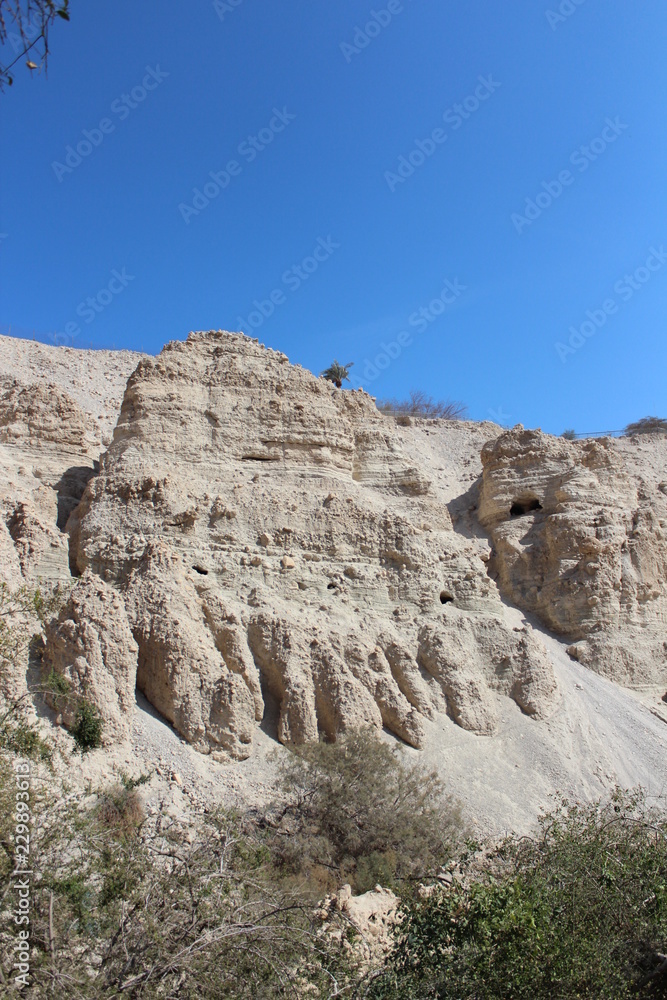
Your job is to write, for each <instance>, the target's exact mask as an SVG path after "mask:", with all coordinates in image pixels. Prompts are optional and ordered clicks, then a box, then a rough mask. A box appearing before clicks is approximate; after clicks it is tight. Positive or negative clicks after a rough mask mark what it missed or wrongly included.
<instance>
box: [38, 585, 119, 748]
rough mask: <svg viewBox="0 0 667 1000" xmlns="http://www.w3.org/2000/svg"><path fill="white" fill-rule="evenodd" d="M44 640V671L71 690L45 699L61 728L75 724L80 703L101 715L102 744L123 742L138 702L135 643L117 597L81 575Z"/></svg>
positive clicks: (105, 587) (50, 625)
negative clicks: (87, 704)
mask: <svg viewBox="0 0 667 1000" xmlns="http://www.w3.org/2000/svg"><path fill="white" fill-rule="evenodd" d="M45 636H46V646H45V651H44V655H43V664H44V671H45V673H49V672H50V671H53V673H54V674H56V675H57V676H59V677H62V678H64V680H65V681H66V682H67V683H68V685H69V694H68V695H67V696H57V697H53V696H47V700H48V701H49V702H50V703H51V704H52V705H53V707H54V708H57V709H58V712H59V714H60V715H61V716H62V719H63V720H64V723H65V725H66V726H72V725H73V723H74V722H75V719H76V713H77V708H78V706H79V705H80V703H81V699H82V698H84V699H86V700H87V701H89V702H91V703H92V704H94V705H96V706H97V708H98V709H99V711H100V714H101V716H102V719H103V722H104V726H103V731H102V738H103V741H104V742H105V743H106V744H110V743H113V742H115V741H117V740H120V739H123V738H125V737H126V736H127V735H128V733H129V728H130V724H131V721H132V712H133V710H134V706H135V703H136V699H135V686H136V672H137V644H136V642H135V641H134V638H133V637H132V632H131V631H130V626H129V622H128V620H127V615H126V613H125V605H124V602H123V600H122V598H121V597H120V595H119V594H117V593H116V591H114V590H112V588H111V587H109V586H108V585H107V584H106V583H104V581H102V580H100V578H99V577H96V576H95V575H94V574H92V573H90V572H86V573H84V575H83V577H82V578H81V580H79V582H78V584H77V586H76V587H75V588H74V590H73V591H72V592H71V594H70V596H69V598H68V600H67V602H66V604H65V605H64V607H63V609H62V610H61V612H60V614H59V616H58V618H57V619H54V620H53V621H52V622H50V623H49V624H47V626H46V629H45Z"/></svg>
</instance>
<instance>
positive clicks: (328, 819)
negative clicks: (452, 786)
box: [272, 729, 462, 892]
mask: <svg viewBox="0 0 667 1000" xmlns="http://www.w3.org/2000/svg"><path fill="white" fill-rule="evenodd" d="M281 779H282V785H283V788H284V791H285V793H286V795H287V803H286V804H283V805H282V806H280V807H276V813H277V816H276V817H274V824H275V826H276V830H277V832H276V835H275V838H274V841H273V844H272V850H273V853H274V857H276V859H277V862H278V863H279V864H282V865H284V866H286V867H287V868H288V869H291V870H292V871H297V872H300V873H302V874H307V875H309V876H310V877H311V878H314V879H315V881H319V883H320V888H338V886H339V885H340V884H341V883H342V882H349V883H350V884H351V885H352V886H353V887H354V888H355V889H356V891H357V892H365V891H366V890H368V889H372V888H373V887H374V886H375V885H376V884H377V883H378V882H381V883H382V885H384V886H386V887H392V886H393V887H396V886H397V885H399V884H400V883H408V885H404V888H403V891H408V889H409V884H410V883H412V882H413V881H416V880H417V879H418V878H420V877H422V876H424V875H426V874H428V873H430V872H431V871H433V870H434V869H435V868H437V866H438V865H440V864H442V863H443V861H445V860H446V859H447V858H448V857H449V856H450V855H451V852H452V849H453V844H454V843H455V842H456V840H457V839H458V838H459V836H460V832H461V829H462V821H461V816H460V810H459V808H458V807H457V806H456V805H455V804H454V803H453V802H452V800H451V799H449V798H447V797H446V796H445V795H444V790H443V786H442V783H441V782H440V780H439V778H438V776H437V775H436V774H435V773H434V772H427V771H425V770H424V769H423V767H422V766H421V765H420V764H414V765H408V764H406V763H404V762H403V761H402V760H401V759H400V752H397V751H394V750H392V749H391V748H390V747H389V746H387V745H386V744H385V743H383V742H382V741H381V740H380V739H379V738H378V736H377V735H375V732H374V731H373V730H371V729H362V730H358V731H352V732H350V733H348V734H346V735H345V736H343V737H342V738H341V739H340V740H338V741H337V742H336V743H316V744H310V745H306V746H303V747H298V748H296V749H295V750H294V751H293V752H292V753H291V754H290V756H289V758H287V760H286V761H284V762H283V763H282V764H281Z"/></svg>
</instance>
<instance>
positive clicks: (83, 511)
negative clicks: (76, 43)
mask: <svg viewBox="0 0 667 1000" xmlns="http://www.w3.org/2000/svg"><path fill="white" fill-rule="evenodd" d="M69 531H70V541H71V550H72V557H73V566H74V568H75V569H76V571H77V572H79V573H84V572H86V571H88V572H89V573H92V574H94V575H95V576H96V577H99V578H100V579H101V580H103V581H105V582H106V583H108V584H109V585H110V586H111V587H113V588H114V590H115V591H116V592H117V593H119V594H120V595H122V598H123V602H124V606H125V609H126V613H127V616H128V620H129V623H130V627H131V629H132V633H133V635H134V638H135V640H136V642H137V646H138V654H137V685H138V687H139V689H140V690H141V691H143V692H144V693H145V695H146V697H147V698H148V699H149V701H151V703H152V704H153V705H154V706H155V707H156V708H157V709H158V710H159V711H160V712H161V713H162V714H163V715H165V717H166V718H167V719H169V721H170V722H172V723H173V725H174V726H175V727H176V729H177V730H178V731H179V732H180V733H181V734H182V735H183V736H185V738H186V739H188V740H189V741H190V742H192V743H194V744H195V745H196V746H197V747H198V748H199V749H202V750H204V751H213V752H218V753H222V754H229V755H231V756H234V757H242V756H245V755H247V754H248V753H249V752H250V750H251V743H252V738H253V733H254V731H255V730H256V728H257V726H258V725H259V723H260V721H261V720H262V719H264V722H265V725H275V731H276V734H277V735H278V737H279V738H280V739H281V740H282V741H283V742H286V743H289V742H296V743H299V742H303V741H305V740H310V739H315V738H317V736H318V734H324V735H326V736H327V737H328V738H329V739H334V738H335V737H336V735H337V734H338V733H340V732H343V731H344V730H345V729H346V728H349V727H353V726H358V725H362V724H368V725H371V726H374V727H375V728H377V729H380V728H381V727H385V728H386V729H388V730H389V731H391V732H393V733H394V734H395V735H397V736H398V737H400V738H401V739H402V740H404V741H406V742H407V743H410V744H411V745H413V746H417V747H418V746H420V745H421V742H422V738H423V731H424V726H425V725H426V724H428V721H429V720H433V719H435V718H437V717H438V716H440V717H442V718H446V717H447V716H449V719H450V724H455V723H456V724H458V725H460V726H462V727H464V728H466V729H469V730H470V731H471V732H472V733H476V734H480V735H482V734H489V733H491V732H492V731H493V730H494V727H495V725H496V719H497V710H496V706H497V703H498V699H499V698H510V699H513V701H514V703H515V705H516V706H517V707H516V710H517V711H519V709H521V710H522V711H524V712H526V713H527V714H530V715H532V716H534V717H539V716H543V715H547V714H548V713H549V712H550V711H551V709H552V708H553V705H554V704H555V681H554V678H553V674H552V672H551V668H550V665H549V661H548V658H547V656H546V653H545V652H544V649H543V647H541V643H540V640H539V639H538V638H537V637H536V636H535V635H533V634H532V632H531V630H530V628H529V626H524V627H522V628H521V629H520V630H518V631H517V630H515V629H513V628H512V627H509V626H508V625H507V624H506V623H505V621H504V618H503V614H504V612H503V605H502V603H501V601H500V600H499V596H498V593H497V590H496V587H495V585H494V584H493V582H492V581H490V580H489V578H488V575H487V573H486V567H485V564H484V562H483V561H482V559H481V558H480V547H479V543H478V542H477V541H476V540H475V539H469V538H465V537H463V536H462V535H461V534H460V533H458V532H456V531H454V529H453V526H452V521H451V517H450V514H449V511H448V508H447V504H446V502H445V498H444V496H443V495H442V492H441V491H440V490H439V489H437V488H434V484H433V479H432V477H431V476H429V475H428V474H427V473H426V472H425V471H424V470H423V468H420V467H417V466H415V464H414V461H411V460H410V458H409V457H408V456H407V455H406V454H405V453H404V449H403V446H402V443H401V438H400V435H399V433H398V432H397V430H396V429H395V428H394V425H393V421H389V420H387V419H386V418H385V417H384V416H382V415H381V414H380V413H379V412H378V411H377V409H376V407H375V404H374V401H373V400H372V399H371V398H370V397H369V396H367V395H366V394H365V393H363V392H361V391H359V392H351V391H342V390H339V389H336V388H335V387H334V386H333V385H332V384H331V383H329V382H327V381H325V380H323V379H317V378H315V377H314V376H313V375H311V374H310V373H309V372H307V371H305V370H304V369H302V368H300V367H299V366H292V365H290V364H289V363H288V361H287V358H286V357H285V356H284V355H282V354H280V353H279V352H275V351H270V350H266V349H265V348H264V347H263V346H261V345H258V344H257V343H256V342H254V341H251V340H249V339H248V338H246V337H244V336H243V335H235V334H227V333H214V332H211V333H206V334H191V335H190V337H189V338H188V340H187V341H186V342H185V343H181V342H175V343H171V344H169V345H167V347H166V348H165V349H164V350H163V351H162V353H161V354H160V355H159V356H158V357H157V358H155V359H144V360H142V361H141V362H140V364H139V365H138V367H137V369H136V371H135V372H134V374H133V375H132V377H131V378H130V380H129V382H128V386H127V390H126V393H125V398H124V400H123V404H122V408H121V414H120V418H119V421H118V426H117V428H116V431H115V433H114V439H113V442H112V443H111V445H110V447H109V450H108V452H107V453H106V454H105V455H104V456H103V458H102V461H101V467H100V474H99V476H97V477H96V478H94V479H92V480H91V481H90V483H89V484H88V486H87V488H86V491H85V494H84V497H83V500H82V502H81V504H80V505H79V507H78V508H77V509H76V511H75V512H74V513H73V514H72V516H71V517H70V521H69Z"/></svg>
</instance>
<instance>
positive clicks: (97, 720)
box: [70, 700, 104, 754]
mask: <svg viewBox="0 0 667 1000" xmlns="http://www.w3.org/2000/svg"><path fill="white" fill-rule="evenodd" d="M103 728H104V722H103V719H102V717H101V715H100V713H99V712H98V710H97V708H96V707H95V705H92V704H91V703H90V702H89V701H85V700H84V701H82V702H81V703H80V704H79V706H78V708H77V710H76V717H75V719H74V725H73V726H72V728H71V729H70V733H71V734H72V736H73V737H74V741H75V743H76V745H77V748H78V749H79V750H80V751H81V753H82V754H84V753H88V751H89V750H97V749H98V747H101V746H102V730H103Z"/></svg>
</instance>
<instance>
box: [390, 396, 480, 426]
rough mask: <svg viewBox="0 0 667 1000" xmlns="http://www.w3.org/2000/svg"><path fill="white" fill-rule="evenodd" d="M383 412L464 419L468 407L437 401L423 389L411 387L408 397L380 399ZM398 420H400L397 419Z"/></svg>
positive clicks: (398, 414) (461, 404)
mask: <svg viewBox="0 0 667 1000" xmlns="http://www.w3.org/2000/svg"><path fill="white" fill-rule="evenodd" d="M376 406H377V408H378V410H379V411H380V412H381V413H386V414H387V415H388V416H391V415H395V416H397V417H399V418H400V417H401V416H403V417H405V416H408V417H410V416H411V417H431V418H434V419H435V418H438V419H440V420H463V419H465V415H466V412H467V408H466V407H465V406H464V405H463V403H453V402H444V401H442V400H439V401H436V400H434V399H433V397H432V396H427V395H426V393H425V392H422V390H421V389H411V390H410V396H409V398H408V399H379V400H378V401H377V403H376ZM397 422H398V420H397Z"/></svg>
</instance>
